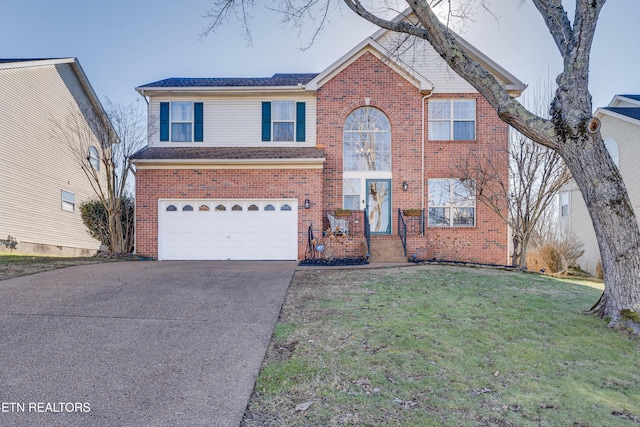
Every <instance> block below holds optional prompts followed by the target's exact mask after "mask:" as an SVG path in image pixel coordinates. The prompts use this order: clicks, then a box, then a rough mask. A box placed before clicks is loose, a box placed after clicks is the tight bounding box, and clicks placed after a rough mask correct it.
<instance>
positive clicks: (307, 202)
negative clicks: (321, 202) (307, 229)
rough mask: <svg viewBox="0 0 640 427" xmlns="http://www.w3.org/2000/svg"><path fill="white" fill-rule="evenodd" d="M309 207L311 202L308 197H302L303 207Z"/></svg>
mask: <svg viewBox="0 0 640 427" xmlns="http://www.w3.org/2000/svg"><path fill="white" fill-rule="evenodd" d="M310 207H311V202H310V201H309V199H304V208H305V209H309V208H310Z"/></svg>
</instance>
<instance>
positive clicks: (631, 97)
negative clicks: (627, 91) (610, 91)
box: [620, 95, 640, 101]
mask: <svg viewBox="0 0 640 427" xmlns="http://www.w3.org/2000/svg"><path fill="white" fill-rule="evenodd" d="M620 96H622V97H624V98H629V99H633V100H634V101H640V95H620Z"/></svg>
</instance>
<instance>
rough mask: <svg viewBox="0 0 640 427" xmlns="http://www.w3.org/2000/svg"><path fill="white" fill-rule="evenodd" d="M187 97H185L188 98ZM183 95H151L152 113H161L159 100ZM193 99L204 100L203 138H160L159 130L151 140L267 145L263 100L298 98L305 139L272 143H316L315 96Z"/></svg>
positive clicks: (297, 145)
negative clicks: (304, 105) (303, 116)
mask: <svg viewBox="0 0 640 427" xmlns="http://www.w3.org/2000/svg"><path fill="white" fill-rule="evenodd" d="M185 99H186V98H185ZM176 100H181V99H180V98H178V97H176V98H164V97H163V98H152V99H151V102H150V107H149V111H150V115H151V116H152V117H156V118H159V117H160V102H171V101H176ZM189 100H190V101H194V102H202V103H203V104H204V105H203V111H204V141H203V142H198V143H180V142H160V135H159V131H158V130H157V129H156V130H155V131H154V132H153V133H152V134H151V135H150V144H151V145H154V146H166V147H169V146H170V147H176V146H193V145H197V146H198V147H203V146H208V147H251V146H261V147H263V146H265V142H263V141H262V102H263V101H272V102H273V101H295V102H304V103H305V104H306V108H305V119H306V120H305V126H306V138H305V142H296V141H292V142H275V141H271V142H269V143H268V145H269V146H270V147H273V146H289V145H290V146H296V147H300V146H315V145H316V99H315V97H314V96H308V97H305V96H264V95H263V96H252V97H248V96H247V97H244V96H242V97H241V96H216V97H215V98H214V97H213V96H212V97H204V96H203V97H190V98H189Z"/></svg>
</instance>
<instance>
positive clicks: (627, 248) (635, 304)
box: [558, 134, 640, 326]
mask: <svg viewBox="0 0 640 427" xmlns="http://www.w3.org/2000/svg"><path fill="white" fill-rule="evenodd" d="M587 135H588V134H585V136H584V137H583V138H581V139H577V140H571V141H568V142H567V143H565V144H562V145H560V146H559V147H558V148H559V152H560V154H561V155H562V156H563V158H564V160H565V162H566V163H567V166H568V167H569V169H570V170H571V172H572V174H573V178H574V180H575V182H576V184H577V185H578V187H579V188H580V190H581V191H582V195H583V198H584V201H585V204H586V206H587V209H588V211H589V215H590V216H591V221H592V223H593V228H594V230H595V234H596V238H597V241H598V246H599V248H600V257H601V260H602V268H603V273H604V280H605V290H604V293H603V295H602V297H601V298H600V300H599V301H598V302H597V303H596V304H595V305H594V306H593V307H592V308H591V312H592V313H595V314H597V315H599V316H601V317H605V318H609V319H611V325H612V326H613V325H615V324H616V323H617V322H618V321H619V320H620V318H621V315H622V314H621V311H622V310H631V311H634V312H636V313H638V312H640V286H639V285H640V283H639V278H638V272H640V251H639V249H640V232H639V230H638V224H637V221H636V217H635V215H634V212H633V209H632V205H631V201H630V200H629V197H628V195H627V191H626V188H625V186H624V183H623V181H622V177H621V176H620V173H619V171H618V169H617V168H616V167H615V165H614V164H613V161H612V160H611V158H610V157H609V155H608V153H607V152H606V150H605V148H604V144H597V143H593V141H592V140H591V138H590V137H589V136H587ZM576 151H583V153H582V154H583V155H577V153H576ZM584 151H590V152H591V153H590V155H584V154H585V153H584Z"/></svg>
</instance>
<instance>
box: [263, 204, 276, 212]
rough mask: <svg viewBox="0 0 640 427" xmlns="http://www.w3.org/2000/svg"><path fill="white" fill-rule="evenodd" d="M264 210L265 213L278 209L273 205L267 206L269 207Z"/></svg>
mask: <svg viewBox="0 0 640 427" xmlns="http://www.w3.org/2000/svg"><path fill="white" fill-rule="evenodd" d="M264 210H265V211H275V210H276V208H275V206H273V205H267V206H265V207H264Z"/></svg>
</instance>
